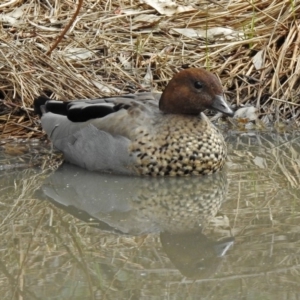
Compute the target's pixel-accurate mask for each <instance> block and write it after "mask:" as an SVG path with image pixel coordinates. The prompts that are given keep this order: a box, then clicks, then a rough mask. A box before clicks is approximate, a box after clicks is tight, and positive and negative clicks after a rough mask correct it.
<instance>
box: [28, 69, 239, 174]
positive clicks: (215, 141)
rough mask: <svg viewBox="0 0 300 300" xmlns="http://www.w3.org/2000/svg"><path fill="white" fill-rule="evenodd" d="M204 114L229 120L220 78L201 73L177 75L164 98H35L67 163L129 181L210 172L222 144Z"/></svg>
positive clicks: (222, 155) (218, 162)
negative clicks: (218, 114)
mask: <svg viewBox="0 0 300 300" xmlns="http://www.w3.org/2000/svg"><path fill="white" fill-rule="evenodd" d="M205 109H210V110H214V111H217V112H221V113H223V114H225V115H227V116H230V117H232V116H233V115H234V112H233V110H232V109H231V108H230V106H229V105H228V103H227V102H226V101H225V99H224V94H223V89H222V85H221V83H220V81H219V80H218V78H217V77H216V76H215V75H214V74H213V73H211V72H209V71H207V70H205V69H202V68H189V69H184V70H182V71H180V72H178V73H176V74H175V75H174V76H173V78H172V79H171V80H170V81H169V83H168V84H167V86H166V87H165V89H164V91H163V92H162V93H154V92H140V93H136V94H126V95H120V96H114V97H106V98H99V99H93V100H72V101H57V100H51V99H49V98H47V97H45V96H39V97H38V98H36V99H35V100H34V110H35V112H36V113H37V114H38V115H39V116H40V117H41V125H42V128H43V129H44V131H45V132H46V133H47V135H48V137H49V139H50V140H51V141H52V143H53V145H54V147H55V148H57V149H58V150H60V151H62V152H63V154H64V160H65V161H67V162H69V163H71V164H74V165H77V166H79V167H82V168H85V169H87V170H90V171H100V172H109V173H117V174H124V175H133V176H153V177H156V176H191V175H196V176H197V175H209V174H212V173H215V172H217V171H219V170H221V169H222V168H223V166H224V164H225V161H226V156H227V147H226V143H225V140H224V137H223V136H222V134H221V132H220V131H219V129H218V128H216V127H215V126H214V125H213V124H212V123H211V121H210V120H209V119H208V117H207V116H206V115H205V114H204V113H203V111H204V110H205Z"/></svg>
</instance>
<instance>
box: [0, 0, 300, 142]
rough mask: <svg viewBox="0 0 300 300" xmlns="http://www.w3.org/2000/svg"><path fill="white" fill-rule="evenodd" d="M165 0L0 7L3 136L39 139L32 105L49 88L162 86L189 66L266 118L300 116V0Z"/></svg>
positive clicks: (101, 92)
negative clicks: (165, 1) (165, 3)
mask: <svg viewBox="0 0 300 300" xmlns="http://www.w3.org/2000/svg"><path fill="white" fill-rule="evenodd" d="M156 2H157V1H154V0H152V1H149V0H147V1H146V0H145V1H135V0H131V1H129V0H122V1H101V0H100V1H99V0H84V1H79V2H78V1H54V0H48V1H6V3H3V4H0V13H1V16H0V20H1V23H2V25H1V27H0V99H1V100H0V132H2V133H1V137H2V138H4V137H5V138H7V137H32V136H39V135H40V129H39V125H38V123H37V122H36V118H35V117H33V114H32V109H31V106H32V101H33V99H34V97H36V96H38V95H40V94H41V93H46V94H47V95H48V96H51V97H53V98H58V99H73V98H74V99H75V98H95V97H99V96H105V95H111V94H119V93H128V92H136V91H143V90H162V89H163V87H164V86H165V84H166V83H167V82H168V80H169V79H170V78H171V77H172V74H174V72H177V71H178V70H179V69H181V68H183V67H188V66H193V67H205V68H207V69H209V70H211V71H212V72H214V73H215V74H217V75H218V76H219V78H220V79H221V81H222V83H223V86H224V90H225V92H226V96H227V100H228V101H229V102H230V103H232V104H237V105H238V106H239V105H241V104H251V105H254V106H256V107H257V108H258V111H259V113H260V116H261V118H262V120H263V121H264V122H266V123H268V122H271V123H272V122H273V121H278V120H296V121H297V120H298V119H299V112H300V111H299V109H298V108H299V106H300V84H299V83H300V78H299V75H300V50H299V45H300V25H299V16H300V2H299V1H296V0H273V1H270V0H268V1H257V0H253V1H251V0H249V1H247V0H231V1H217V2H216V1H213V3H212V2H205V1H203V2H201V3H199V2H198V1H194V2H190V1H189V2H187V3H188V4H187V3H185V1H177V6H175V7H173V9H169V10H166V8H163V7H160V8H158V7H157V6H156ZM80 3H82V6H81V7H80V6H79V5H80ZM76 10H78V11H79V13H78V16H77V17H76V14H75V13H76ZM179 10H186V11H185V12H183V13H178V11H179ZM74 16H75V17H74ZM72 19H74V21H73V22H70V21H72ZM68 24H69V25H70V28H69V30H67V32H66V34H64V35H62V32H63V30H64V29H66V28H67V26H68ZM216 27H218V28H219V29H217V30H216ZM60 35H61V38H62V39H61V41H60V42H58V43H57V45H56V44H55V42H56V41H58V38H59V36H60ZM51 47H52V48H53V50H52V48H51Z"/></svg>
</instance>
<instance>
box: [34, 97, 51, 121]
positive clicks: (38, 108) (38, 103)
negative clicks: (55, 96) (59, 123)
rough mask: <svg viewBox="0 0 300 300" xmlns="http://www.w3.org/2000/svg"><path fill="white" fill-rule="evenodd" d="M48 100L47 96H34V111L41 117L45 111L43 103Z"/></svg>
mask: <svg viewBox="0 0 300 300" xmlns="http://www.w3.org/2000/svg"><path fill="white" fill-rule="evenodd" d="M48 100H49V98H47V97H45V96H39V97H38V98H35V99H34V102H33V108H34V113H35V114H37V115H39V116H40V117H41V116H42V115H43V114H44V113H45V112H46V109H45V105H46V102H47V101H48Z"/></svg>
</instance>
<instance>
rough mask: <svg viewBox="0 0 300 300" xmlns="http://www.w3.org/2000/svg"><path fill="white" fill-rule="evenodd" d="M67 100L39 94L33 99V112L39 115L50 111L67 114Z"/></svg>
mask: <svg viewBox="0 0 300 300" xmlns="http://www.w3.org/2000/svg"><path fill="white" fill-rule="evenodd" d="M67 105H68V102H63V101H54V100H51V99H50V98H48V97H46V96H39V97H37V98H35V99H34V102H33V106H34V113H35V114H37V115H39V116H40V117H41V116H42V115H43V114H44V113H46V112H49V111H50V112H52V113H54V114H59V115H64V116H66V115H68V110H67Z"/></svg>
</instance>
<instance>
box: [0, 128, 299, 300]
mask: <svg viewBox="0 0 300 300" xmlns="http://www.w3.org/2000/svg"><path fill="white" fill-rule="evenodd" d="M227 143H228V148H229V157H228V163H227V168H226V169H225V170H224V171H222V172H219V173H217V174H215V175H213V176H207V177H201V178H199V177H197V178H196V177H195V178H133V177H131V178H128V177H121V176H113V175H108V174H97V173H91V172H87V171H85V170H82V169H79V168H77V167H74V166H71V165H68V164H64V165H62V166H61V167H60V168H58V169H57V170H56V171H52V170H50V169H45V168H43V169H41V168H33V166H39V165H41V164H43V165H45V164H48V161H49V157H50V156H51V155H52V152H51V151H49V149H46V150H45V149H44V150H43V151H41V149H40V148H36V147H32V146H30V147H29V148H28V147H27V148H26V147H25V148H26V149H28V150H26V151H27V152H26V151H25V150H24V153H21V154H20V153H17V154H15V155H14V156H13V158H12V155H11V153H10V152H11V150H10V151H2V152H1V154H0V163H1V166H4V165H5V166H6V167H5V168H2V170H3V171H2V172H1V175H0V192H1V193H0V204H1V206H0V214H1V222H0V225H1V226H0V235H1V242H0V245H1V249H2V251H1V256H0V258H1V260H0V270H1V272H0V273H2V275H1V283H0V290H1V294H2V295H3V297H2V299H11V298H14V297H17V296H18V297H20V298H22V297H23V298H24V299H70V297H71V298H72V299H149V298H151V299H170V298H172V299H173V298H174V299H194V298H195V299H199V295H201V297H202V298H209V299H241V298H244V299H294V298H295V297H296V295H297V294H298V293H299V292H300V288H299V284H298V281H299V259H300V253H299V252H300V250H299V249H300V247H299V246H300V242H299V241H300V228H299V227H300V226H299V219H300V201H299V189H298V186H299V171H300V169H299V165H300V151H299V150H300V143H299V134H297V133H290V134H281V135H278V134H275V133H261V134H258V133H246V132H245V133H241V132H239V133H236V132H232V133H230V132H229V133H228V136H227ZM23 148H24V145H23ZM8 149H10V148H9V147H8ZM12 149H15V147H13V148H12ZM36 149H39V150H38V151H36ZM39 153H42V154H43V155H40V156H39V155H38V154H39ZM8 154H9V155H8ZM29 154H31V155H29ZM22 155H23V156H22ZM24 155H25V156H24ZM16 159H17V163H18V164H17V163H16ZM51 161H56V160H55V159H54V160H53V156H52V157H51ZM57 161H58V160H57ZM4 162H5V163H4ZM20 162H23V165H22V163H20ZM28 162H31V165H29V164H28ZM45 162H46V163H45ZM7 166H9V167H7ZM22 166H25V167H26V169H22ZM40 200H44V201H40ZM45 200H46V201H45ZM74 216H75V218H74ZM8 287H9V288H8Z"/></svg>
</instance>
